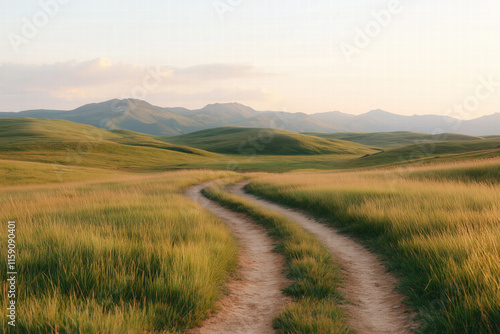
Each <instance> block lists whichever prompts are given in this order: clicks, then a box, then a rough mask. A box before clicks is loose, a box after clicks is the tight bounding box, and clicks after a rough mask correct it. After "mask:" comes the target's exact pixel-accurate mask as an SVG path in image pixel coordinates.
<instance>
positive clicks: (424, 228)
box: [248, 164, 500, 333]
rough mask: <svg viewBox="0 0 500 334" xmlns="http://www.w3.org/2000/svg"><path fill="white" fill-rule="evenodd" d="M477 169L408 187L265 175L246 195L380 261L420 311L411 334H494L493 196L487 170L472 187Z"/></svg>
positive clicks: (358, 177) (406, 181) (496, 250)
mask: <svg viewBox="0 0 500 334" xmlns="http://www.w3.org/2000/svg"><path fill="white" fill-rule="evenodd" d="M480 167H481V165H478V167H477V168H475V167H473V166H471V165H470V164H469V165H466V166H464V167H463V168H459V167H457V166H456V165H454V166H452V168H451V170H450V171H448V172H447V171H446V169H445V168H444V167H441V168H440V169H439V170H438V171H435V172H433V171H429V170H422V171H420V172H419V173H421V174H420V175H419V176H421V177H423V179H418V180H417V179H413V178H412V177H411V176H410V177H409V178H394V179H388V178H386V172H384V171H381V172H373V171H372V172H366V173H353V172H351V173H307V174H306V173H303V174H300V177H299V175H297V174H294V175H272V176H264V177H261V178H260V179H258V180H257V181H254V182H252V183H250V184H249V186H248V190H250V191H251V192H252V193H255V194H258V195H260V196H263V197H265V198H267V199H270V200H273V201H276V202H280V203H283V204H286V205H289V206H292V207H298V208H301V209H304V210H306V211H308V212H311V213H313V214H315V215H317V216H319V217H323V218H326V220H327V221H329V222H330V223H331V224H332V225H334V226H336V227H339V228H341V229H343V230H344V231H345V232H347V233H350V234H352V235H355V236H356V237H358V238H360V239H361V240H364V242H366V243H367V244H368V245H370V246H372V248H373V249H374V250H375V251H377V252H379V253H382V254H384V255H385V256H386V257H387V258H388V260H389V263H390V265H391V267H392V269H393V270H395V271H396V272H398V273H400V274H402V276H403V280H402V285H401V289H402V291H403V292H404V293H405V294H407V295H408V296H409V297H410V299H411V301H412V303H413V305H414V307H415V309H417V310H419V311H420V316H421V322H422V324H423V326H422V328H421V332H423V333H498V332H499V330H500V276H499V275H498V273H500V243H499V240H500V220H499V217H500V205H499V203H500V192H498V187H497V186H496V184H495V183H496V182H497V180H496V179H495V178H492V179H491V180H490V178H487V179H486V180H485V179H484V176H485V175H488V173H489V170H491V169H493V170H494V169H495V168H496V167H495V166H492V165H489V164H485V165H484V166H483V167H484V168H485V169H486V170H485V171H482V172H480V175H481V177H480V179H481V181H482V182H480V183H476V182H473V181H472V180H471V179H473V178H474V177H470V176H467V175H469V172H468V171H470V170H472V169H473V170H474V171H475V172H477V169H478V168H479V169H480ZM454 175H463V176H464V178H466V179H467V182H466V183H462V182H456V181H452V180H451V179H452V178H453V177H454ZM434 177H436V178H438V180H432V178H434ZM485 181H491V182H485Z"/></svg>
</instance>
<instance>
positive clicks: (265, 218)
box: [203, 182, 352, 334]
mask: <svg viewBox="0 0 500 334" xmlns="http://www.w3.org/2000/svg"><path fill="white" fill-rule="evenodd" d="M224 185H225V183H224V182H222V183H221V182H219V183H215V184H213V185H211V186H209V187H207V188H205V189H204V191H203V193H204V194H205V195H206V196H207V197H208V198H210V199H212V200H214V201H217V202H218V203H219V204H221V205H222V206H225V207H227V208H229V209H231V210H233V211H237V212H242V213H244V214H246V215H248V216H249V217H250V218H252V220H253V221H255V222H256V223H257V224H261V225H263V226H264V227H265V228H266V229H267V230H268V231H269V234H270V235H271V236H272V237H273V238H274V239H275V240H276V242H277V244H276V251H277V252H280V253H283V254H284V255H285V257H286V266H287V276H288V278H290V279H291V280H292V282H293V283H292V285H290V286H288V287H287V288H285V289H284V291H283V292H284V293H286V294H288V295H290V296H291V297H293V299H294V302H293V303H291V304H289V305H288V306H287V307H286V308H285V309H284V310H283V311H282V312H281V313H280V314H279V315H278V316H277V317H276V318H275V320H274V327H275V328H276V329H277V330H279V332H280V333H287V334H288V333H289V334H292V333H308V334H309V333H310V334H314V333H339V334H342V333H343V334H348V333H352V330H351V329H350V328H349V326H348V325H347V322H346V315H345V312H344V310H343V309H342V308H341V306H340V304H341V303H342V302H343V297H342V295H341V294H340V292H339V291H338V288H339V284H341V273H340V265H339V264H338V263H336V262H335V259H334V258H333V257H332V254H330V252H329V251H328V249H327V248H326V247H325V246H324V245H323V244H321V243H320V242H319V240H318V239H317V238H316V237H315V236H313V235H312V234H311V233H309V232H307V231H305V230H304V229H303V228H302V227H300V226H299V225H298V224H297V223H296V222H294V221H291V220H290V219H288V218H286V217H284V216H283V215H280V214H278V213H275V212H273V211H271V210H267V209H265V208H262V207H260V206H258V205H255V204H253V203H251V202H250V201H248V200H245V199H243V198H241V197H238V196H235V195H232V194H230V193H229V192H227V190H226V189H225V188H224Z"/></svg>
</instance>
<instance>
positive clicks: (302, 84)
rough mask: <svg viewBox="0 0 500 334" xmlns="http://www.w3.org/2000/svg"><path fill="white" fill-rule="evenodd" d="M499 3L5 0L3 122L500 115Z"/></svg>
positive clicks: (0, 50)
mask: <svg viewBox="0 0 500 334" xmlns="http://www.w3.org/2000/svg"><path fill="white" fill-rule="evenodd" d="M499 17H500V2H499V1H498V0H477V1H470V0H467V1H465V0H453V1H452V0H419V1H416V0H388V1H387V0H385V1H379V0H328V1H323V0H309V1H303V0H302V1H298V0H272V1H270V0H203V1H202V0H183V1H174V0H146V1H144V0H142V1H138V0H119V1H118V0H107V1H98V0H86V1H81V0H24V1H12V0H0V111H20V110H26V109H41V108H43V109H68V110H69V109H74V108H76V107H78V106H80V105H83V104H86V103H93V102H101V101H105V100H110V99H113V98H140V99H143V100H146V101H148V102H150V103H152V104H155V105H159V106H162V107H175V106H183V107H187V108H191V109H195V108H201V107H203V106H204V105H206V104H209V103H216V102H220V103H224V102H240V103H243V104H246V105H249V106H251V107H253V108H254V109H257V110H284V111H289V112H305V113H316V112H327V111H335V110H338V111H342V112H346V113H352V114H361V113H365V112H368V111H370V110H373V109H383V110H386V111H389V112H393V113H398V114H403V115H413V114H439V115H449V116H455V117H459V118H465V119H470V118H475V117H479V116H482V115H487V114H492V113H495V112H500V62H499V61H498V59H500V19H499Z"/></svg>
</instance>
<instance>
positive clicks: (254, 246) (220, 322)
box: [186, 183, 290, 334]
mask: <svg viewBox="0 0 500 334" xmlns="http://www.w3.org/2000/svg"><path fill="white" fill-rule="evenodd" d="M208 184H209V183H204V184H200V185H197V186H194V187H191V188H189V189H188V190H187V191H186V195H187V196H188V197H189V198H191V199H193V200H195V201H196V202H198V203H199V204H200V205H201V206H203V207H204V208H205V209H207V210H209V211H211V212H212V213H213V214H215V215H216V216H217V217H219V219H221V220H222V221H224V222H225V223H226V224H227V225H228V226H229V228H230V229H231V231H232V232H233V234H234V235H235V236H236V237H237V238H238V240H239V243H240V245H241V252H240V257H239V269H238V273H237V279H235V280H232V281H231V282H229V283H228V284H227V288H228V290H229V295H227V296H224V297H223V298H222V299H221V301H220V303H219V305H220V307H221V311H220V312H218V313H217V314H215V315H214V316H213V317H211V318H209V319H207V320H206V321H205V322H204V324H203V325H202V327H199V328H195V329H193V330H191V331H190V333H196V334H205V333H249V334H251V333H255V334H264V333H275V331H274V329H273V328H272V321H273V319H274V318H275V317H276V316H277V315H278V313H279V311H280V310H281V309H282V308H283V307H284V306H285V305H286V304H287V303H288V301H289V299H288V298H287V297H285V296H284V295H283V294H282V293H281V289H283V288H284V287H286V286H287V285H289V284H290V282H289V281H288V280H287V279H286V278H285V277H284V275H283V266H284V264H285V259H284V257H283V256H282V255H281V254H277V253H274V252H273V248H274V245H273V240H272V239H271V238H270V237H269V236H268V235H267V232H266V230H265V229H264V228H263V227H261V226H259V225H257V224H255V223H254V222H252V221H251V220H250V219H249V218H248V217H246V216H245V215H243V214H240V213H235V212H232V211H230V210H227V209H225V208H223V207H222V206H220V205H218V204H217V203H215V202H213V201H211V200H209V199H207V198H205V197H204V196H203V195H201V193H200V191H201V190H202V189H203V188H205V187H206V186H207V185H208Z"/></svg>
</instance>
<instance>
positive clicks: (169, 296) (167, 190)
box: [0, 171, 237, 333]
mask: <svg viewBox="0 0 500 334" xmlns="http://www.w3.org/2000/svg"><path fill="white" fill-rule="evenodd" d="M226 175H227V173H217V172H208V171H200V172H189V171H185V172H175V173H166V174H160V175H153V176H151V175H149V176H130V177H127V178H123V179H122V180H120V181H116V182H104V183H103V182H93V183H89V182H80V183H73V184H66V185H57V186H56V185H47V186H36V187H27V186H20V187H10V188H8V189H6V190H5V191H3V192H2V193H1V194H0V202H1V203H2V211H1V212H0V221H1V222H3V223H2V226H3V228H4V229H5V232H6V231H7V221H8V220H15V221H16V222H17V236H16V240H17V243H18V244H17V246H18V255H17V269H18V282H17V284H18V285H17V287H18V297H17V307H18V308H17V326H16V329H17V332H19V333H146V332H148V333H149V332H167V333H168V332H182V331H185V330H186V329H187V328H190V327H193V326H195V325H198V324H199V323H200V322H201V321H202V320H203V319H204V318H206V317H207V316H209V314H210V312H211V310H213V309H214V308H215V305H216V301H217V299H218V298H219V295H220V294H221V291H222V290H223V285H224V281H225V280H226V278H227V275H228V273H230V272H231V271H232V270H233V269H234V268H235V265H236V263H237V245H236V242H235V240H234V238H233V237H232V236H231V234H230V231H229V230H228V229H227V227H226V226H225V225H224V224H222V223H221V222H219V221H218V220H216V219H215V218H214V217H213V216H211V215H210V214H208V213H206V212H205V211H203V210H202V209H200V208H199V207H198V206H197V205H196V204H194V203H192V202H191V201H189V200H187V199H185V197H184V196H183V195H182V189H183V188H184V187H186V186H187V185H189V184H192V183H197V182H202V181H204V180H209V179H214V178H218V177H222V176H226ZM6 234H7V233H3V232H2V233H1V234H0V235H1V238H0V244H1V249H2V254H6V246H7V239H6V238H7V235H6ZM0 267H2V268H6V256H1V257H0ZM5 274H6V273H5V270H2V271H1V272H0V278H1V279H2V281H3V282H5V279H6V277H5ZM6 289H7V285H6V284H3V285H2V289H1V290H2V291H1V293H2V296H3V297H2V301H3V302H2V305H1V310H0V317H1V318H2V319H6V308H7V305H6V302H7V300H6V298H4V296H6ZM9 331H12V330H11V328H10V327H9V326H7V324H6V321H2V325H0V332H9ZM12 332H13V331H12Z"/></svg>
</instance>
